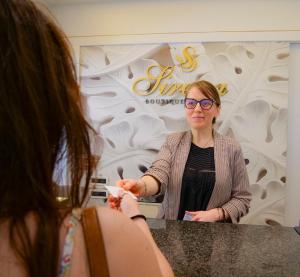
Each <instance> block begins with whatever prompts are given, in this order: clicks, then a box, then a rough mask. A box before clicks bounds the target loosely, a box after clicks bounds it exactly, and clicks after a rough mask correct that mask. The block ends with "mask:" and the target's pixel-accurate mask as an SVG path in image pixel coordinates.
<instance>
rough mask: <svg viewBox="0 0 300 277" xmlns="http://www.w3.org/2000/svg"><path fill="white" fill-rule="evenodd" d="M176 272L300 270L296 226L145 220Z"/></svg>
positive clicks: (240, 274) (256, 273)
mask: <svg viewBox="0 0 300 277" xmlns="http://www.w3.org/2000/svg"><path fill="white" fill-rule="evenodd" d="M147 222H148V224H149V226H150V228H151V232H152V234H153V237H154V239H155V241H156V242H157V244H158V246H159V248H160V249H161V251H162V252H163V253H164V254H165V256H166V257H167V259H168V261H169V262H170V264H171V266H172V268H173V270H174V272H175V276H203V277H204V276H238V277H243V276H251V277H256V276H263V277H271V276H272V277H274V276H275V277H277V276H287V277H292V276H300V236H299V235H298V234H297V233H296V231H295V230H294V229H293V228H288V227H281V226H257V225H243V224H229V223H201V222H187V221H172V220H158V219H148V220H147Z"/></svg>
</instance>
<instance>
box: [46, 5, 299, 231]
mask: <svg viewBox="0 0 300 277" xmlns="http://www.w3.org/2000/svg"><path fill="white" fill-rule="evenodd" d="M50 2H51V1H50ZM52 2H53V1H52ZM61 2H64V1H61ZM76 2H84V1H76ZM93 2H94V3H90V4H87V3H76V4H63V5H55V4H54V5H50V9H51V11H52V12H53V14H54V16H55V17H56V18H57V20H58V22H59V24H60V25H61V26H62V28H63V29H64V31H65V32H66V33H67V35H68V37H69V38H70V40H71V42H72V44H73V47H74V51H75V57H76V59H77V62H79V60H78V58H79V47H80V45H89V44H91V45H92V44H97V43H98V44H119V43H121V44H124V43H125V44H126V43H154V42H164V41H185V42H186V41H270V40H275V41H281V40H284V41H290V42H293V44H292V45H291V50H290V72H289V76H290V80H289V84H290V89H289V120H288V171H287V182H288V185H287V199H286V225H290V226H292V225H295V224H298V222H299V219H300V184H299V180H300V170H299V165H300V147H299V144H297V141H299V140H300V128H298V125H299V124H298V118H299V116H300V114H299V113H300V112H299V109H298V107H299V106H300V93H299V92H297V89H298V88H300V80H299V78H298V79H297V75H299V73H300V44H299V41H300V20H299V15H298V11H299V10H300V1H297V0H287V1H284V0H281V1H280V0H261V1H259V0H254V1H250V0H228V1H223V0H198V1H191V0H189V1H171V0H169V1H154V0H153V1H142V0H141V1H128V0H125V1H121V0H119V1H111V2H109V3H108V2H105V1H98V3H97V1H93Z"/></svg>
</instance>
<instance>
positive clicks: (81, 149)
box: [0, 0, 92, 277]
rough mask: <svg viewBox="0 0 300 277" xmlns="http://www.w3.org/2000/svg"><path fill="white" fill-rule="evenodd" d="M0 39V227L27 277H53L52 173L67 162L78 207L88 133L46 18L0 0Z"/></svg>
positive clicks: (65, 52) (60, 42)
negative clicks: (30, 218)
mask: <svg viewBox="0 0 300 277" xmlns="http://www.w3.org/2000/svg"><path fill="white" fill-rule="evenodd" d="M0 38H1V40H0V223H1V222H3V221H4V220H8V221H9V226H10V229H9V232H10V243H11V245H12V247H13V249H14V250H15V251H16V254H17V255H18V257H20V259H21V261H22V262H23V264H24V268H25V270H26V272H27V273H28V275H29V276H43V277H46V276H56V275H57V274H58V259H59V258H58V257H59V242H58V241H59V228H60V224H61V221H62V216H61V213H60V209H59V205H58V202H57V201H56V196H57V195H56V186H55V184H54V182H53V174H54V171H55V167H56V165H57V163H58V162H59V161H60V160H61V159H62V158H63V156H64V155H66V156H67V161H68V166H67V167H68V172H69V173H70V183H71V184H72V185H71V189H70V191H69V199H70V202H71V207H79V206H80V205H81V204H82V202H83V198H84V197H85V196H86V194H87V190H88V183H89V179H90V176H91V170H92V158H91V153H90V139H89V130H91V128H90V127H89V125H88V123H87V122H86V120H85V119H84V117H83V116H82V113H81V106H80V103H79V102H80V91H79V87H78V84H77V82H76V73H75V70H74V66H73V61H72V57H71V54H70V49H69V45H68V43H67V40H66V38H65V36H64V34H63V33H62V32H61V31H60V30H59V28H58V27H57V26H56V24H55V23H54V22H53V21H52V19H50V18H49V16H46V15H45V14H44V13H43V12H42V11H41V10H39V9H38V8H37V7H36V6H35V4H33V3H32V2H31V1H30V0H1V1H0ZM81 182H82V183H83V185H84V192H83V195H82V197H80V193H79V190H80V183H81ZM32 212H33V213H32ZM28 214H34V218H35V222H36V228H35V232H34V236H33V238H32V236H31V234H30V232H29V228H28V226H27V224H26V220H25V219H26V216H27V215H28Z"/></svg>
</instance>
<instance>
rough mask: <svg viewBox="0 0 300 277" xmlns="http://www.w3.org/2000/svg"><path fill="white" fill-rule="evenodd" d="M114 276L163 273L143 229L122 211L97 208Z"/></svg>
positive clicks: (158, 274)
mask: <svg viewBox="0 0 300 277" xmlns="http://www.w3.org/2000/svg"><path fill="white" fill-rule="evenodd" d="M97 212H98V216H99V222H100V224H101V228H102V233H103V238H104V244H105V248H106V249H105V250H106V254H107V258H108V264H109V270H110V273H111V276H124V273H125V272H126V276H143V277H146V276H160V275H161V273H160V268H159V265H158V261H157V258H156V255H155V252H154V249H153V246H152V245H151V243H150V242H149V241H148V239H147V237H146V236H145V234H144V233H143V231H142V230H141V229H140V228H139V227H138V226H137V225H136V224H135V223H134V222H133V221H132V220H131V219H129V218H127V217H126V216H125V215H123V214H122V213H120V212H118V211H115V210H112V209H108V208H105V207H98V208H97Z"/></svg>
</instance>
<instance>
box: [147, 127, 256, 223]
mask: <svg viewBox="0 0 300 277" xmlns="http://www.w3.org/2000/svg"><path fill="white" fill-rule="evenodd" d="M191 141H192V133H191V131H186V132H181V133H175V134H171V135H169V136H168V137H167V140H166V142H165V143H164V144H163V146H162V147H161V150H160V152H159V153H158V157H157V159H156V160H155V161H154V162H153V164H152V165H151V166H150V168H149V169H148V170H147V171H146V172H145V175H150V176H153V177H154V178H155V179H157V180H158V181H159V182H160V184H161V193H164V194H165V196H164V200H163V202H162V206H161V208H160V211H159V213H158V217H159V218H165V219H177V215H178V210H179V204H180V193H181V182H182V176H183V172H184V168H185V164H186V161H187V158H188V154H189V151H190V147H191ZM214 160H215V170H216V182H215V186H214V189H213V192H212V195H211V198H210V201H209V203H208V206H207V210H210V209H212V208H217V207H222V208H223V209H225V210H226V211H227V212H228V214H229V215H230V218H231V221H232V222H233V223H237V222H239V220H240V218H241V217H242V216H243V215H245V214H247V212H248V209H249V206H250V205H249V204H250V200H251V193H250V192H249V179H248V175H247V170H246V166H245V161H244V158H243V154H242V150H241V147H240V145H239V144H238V142H236V141H235V140H234V139H232V138H229V137H225V136H222V135H220V134H218V133H217V132H215V133H214Z"/></svg>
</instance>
